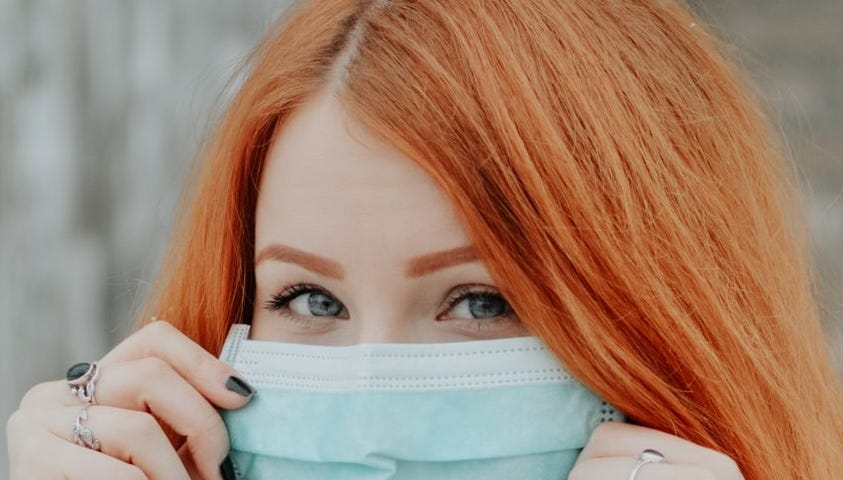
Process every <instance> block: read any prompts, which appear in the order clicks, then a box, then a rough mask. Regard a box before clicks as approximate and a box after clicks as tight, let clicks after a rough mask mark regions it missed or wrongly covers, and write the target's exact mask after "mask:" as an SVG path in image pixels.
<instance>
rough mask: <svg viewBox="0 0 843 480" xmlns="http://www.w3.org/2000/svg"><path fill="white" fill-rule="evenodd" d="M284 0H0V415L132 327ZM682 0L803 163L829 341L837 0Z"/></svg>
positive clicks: (837, 148)
mask: <svg viewBox="0 0 843 480" xmlns="http://www.w3.org/2000/svg"><path fill="white" fill-rule="evenodd" d="M287 3H288V2H287V1H286V0H275V1H273V0H251V1H248V2H236V1H223V0H177V1H173V0H125V1H115V0H0V362H2V363H0V389H1V390H0V418H2V419H5V418H7V417H8V415H9V414H10V413H11V412H12V411H13V410H14V409H15V408H16V407H17V404H18V402H19V400H20V397H21V396H22V395H23V393H24V392H25V391H26V390H27V389H28V388H29V387H30V386H32V385H33V384H35V383H37V382H41V381H45V380H48V379H57V378H61V377H62V376H63V374H64V369H65V368H66V366H67V365H69V364H70V363H72V362H74V361H82V360H88V359H92V358H97V357H99V356H101V355H102V354H103V353H104V352H105V351H107V350H108V348H109V347H110V346H112V345H113V344H115V343H116V342H117V341H118V340H119V339H120V338H122V336H123V335H125V333H126V332H127V331H128V328H129V326H130V320H131V318H132V313H133V312H134V311H135V310H136V308H137V306H138V304H139V303H140V302H141V300H142V298H143V296H144V294H145V292H146V287H147V285H148V282H149V280H150V279H151V278H152V274H153V273H154V271H155V269H156V268H157V263H158V261H159V259H160V255H161V252H162V248H163V242H164V240H165V234H166V232H167V229H168V228H169V225H170V221H171V218H172V214H173V209H174V207H175V200H176V195H177V192H178V189H179V187H180V184H181V180H182V178H183V174H184V171H185V168H186V165H187V163H188V161H189V159H190V156H191V154H192V152H193V149H194V147H195V144H196V142H197V139H198V136H199V135H200V134H201V133H202V131H203V127H204V122H205V119H206V118H207V116H208V114H209V109H210V108H211V106H212V104H213V102H214V100H215V98H216V96H217V95H218V94H219V93H220V91H221V90H222V88H223V85H224V83H225V82H226V80H227V79H228V76H229V75H230V73H231V72H232V70H233V68H234V67H235V66H236V64H237V62H238V61H239V59H240V56H241V55H243V54H244V53H245V52H246V51H247V50H248V48H250V47H251V46H252V45H253V44H254V43H255V42H256V41H257V40H258V38H259V37H260V36H261V34H262V32H263V31H264V30H265V29H266V27H267V26H268V25H269V23H270V22H271V20H272V19H273V18H275V17H276V16H277V15H278V14H279V13H280V12H281V11H282V10H283V8H284V6H286V5H287ZM693 4H694V6H695V8H698V9H700V10H702V11H704V15H705V16H706V19H707V21H706V22H705V23H709V28H711V29H713V30H714V31H715V32H716V33H718V34H719V35H721V36H723V37H724V38H726V39H727V40H729V41H730V42H733V43H734V44H735V45H736V46H737V47H738V48H739V49H740V51H741V55H742V56H743V58H744V59H745V61H746V62H747V66H748V67H749V68H750V69H751V70H752V71H753V72H754V74H755V76H756V79H757V81H758V83H759V85H760V87H761V90H762V93H763V94H764V96H765V98H767V99H768V100H769V101H770V102H771V105H772V106H773V107H774V109H775V112H776V116H777V118H778V121H779V122H780V123H781V125H782V130H783V134H785V135H786V137H787V138H788V141H789V145H790V147H791V149H792V150H793V153H794V156H795V157H796V158H797V159H798V161H799V163H800V168H801V169H802V171H803V172H804V177H805V184H806V188H808V189H809V191H808V192H807V194H808V195H809V200H810V202H809V211H808V212H807V213H808V215H809V218H810V219H811V225H812V235H813V238H814V243H815V245H814V251H815V254H816V261H817V265H818V267H819V271H820V273H821V279H820V280H821V283H820V285H819V292H818V293H819V295H820V298H821V300H822V304H823V308H824V316H825V321H826V326H827V328H828V331H829V334H830V335H832V336H833V338H835V340H833V341H834V342H836V343H838V344H839V342H840V340H839V339H840V338H841V337H840V335H839V331H840V329H839V325H840V324H841V323H843V255H841V252H843V248H841V246H843V135H841V133H843V132H841V124H843V88H841V85H843V45H842V44H841V42H843V40H841V39H843V27H841V25H843V2H840V1H839V0H808V1H800V2H797V1H796V0H792V1H777V0H752V1H750V0H741V1H740V2H738V1H731V2H727V1H725V0H710V1H703V0H698V1H695V2H694V3H693ZM838 349H840V350H841V351H843V347H838ZM71 420H72V419H68V421H69V422H70V421H71ZM4 423H5V420H4ZM2 438H3V440H2V441H1V442H0V449H1V450H2V452H3V453H2V454H0V472H4V473H2V474H0V478H2V476H4V475H5V472H6V471H7V467H6V458H5V452H6V445H5V434H4V435H3V436H2Z"/></svg>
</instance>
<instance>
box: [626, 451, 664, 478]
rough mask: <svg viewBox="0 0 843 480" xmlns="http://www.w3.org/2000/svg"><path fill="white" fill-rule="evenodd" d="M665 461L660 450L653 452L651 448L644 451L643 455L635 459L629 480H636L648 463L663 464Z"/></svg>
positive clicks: (640, 454)
mask: <svg viewBox="0 0 843 480" xmlns="http://www.w3.org/2000/svg"><path fill="white" fill-rule="evenodd" d="M663 461H664V455H662V453H661V452H659V451H658V450H653V449H651V448H647V449H645V450H643V451H642V452H641V453H639V454H638V456H637V457H635V464H634V465H633V466H632V470H631V471H630V472H629V477H628V478H627V480H635V477H636V476H637V475H638V471H639V470H641V467H643V466H644V465H646V464H648V463H662V462H663Z"/></svg>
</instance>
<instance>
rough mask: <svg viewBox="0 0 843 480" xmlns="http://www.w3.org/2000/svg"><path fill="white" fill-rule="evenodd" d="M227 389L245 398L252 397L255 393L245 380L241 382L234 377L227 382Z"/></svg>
mask: <svg viewBox="0 0 843 480" xmlns="http://www.w3.org/2000/svg"><path fill="white" fill-rule="evenodd" d="M225 388H227V389H229V390H231V391H232V392H234V393H236V394H238V395H242V396H244V397H251V396H252V394H253V393H254V390H253V389H252V387H250V386H249V384H248V383H246V381H245V380H241V379H239V378H237V377H235V376H233V375H232V376H230V377H228V380H226V381H225Z"/></svg>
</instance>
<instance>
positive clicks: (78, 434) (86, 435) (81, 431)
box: [70, 404, 102, 451]
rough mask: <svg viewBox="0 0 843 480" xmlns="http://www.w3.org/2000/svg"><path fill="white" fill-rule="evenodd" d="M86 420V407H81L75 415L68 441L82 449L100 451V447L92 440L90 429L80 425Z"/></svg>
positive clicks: (94, 439)
mask: <svg viewBox="0 0 843 480" xmlns="http://www.w3.org/2000/svg"><path fill="white" fill-rule="evenodd" d="M87 419H88V405H87V404H86V405H83V406H82V408H81V409H80V410H79V413H78V414H77V415H76V422H75V423H74V424H73V432H72V433H71V434H70V441H71V442H73V443H75V444H77V445H80V446H82V447H86V448H90V449H93V450H96V451H100V450H101V447H102V445H101V444H100V441H99V440H97V439H96V438H94V434H93V433H92V432H91V429H89V428H88V427H86V426H84V425H82V421H83V420H87Z"/></svg>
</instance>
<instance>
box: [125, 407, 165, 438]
mask: <svg viewBox="0 0 843 480" xmlns="http://www.w3.org/2000/svg"><path fill="white" fill-rule="evenodd" d="M126 423H127V427H128V429H129V430H130V431H131V432H132V435H138V436H140V437H142V438H145V439H151V438H155V437H157V436H160V435H163V434H164V430H162V429H161V425H159V424H158V421H156V420H155V418H154V417H153V416H152V415H150V414H149V413H146V412H138V411H130V414H129V417H128V419H127V421H126Z"/></svg>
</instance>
